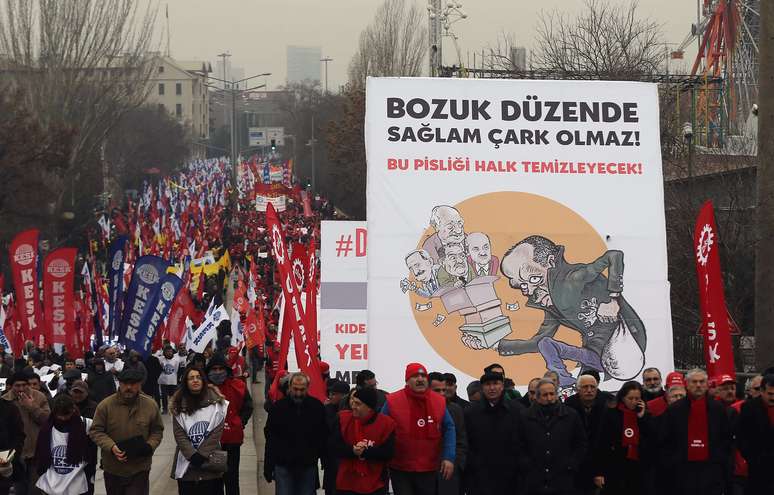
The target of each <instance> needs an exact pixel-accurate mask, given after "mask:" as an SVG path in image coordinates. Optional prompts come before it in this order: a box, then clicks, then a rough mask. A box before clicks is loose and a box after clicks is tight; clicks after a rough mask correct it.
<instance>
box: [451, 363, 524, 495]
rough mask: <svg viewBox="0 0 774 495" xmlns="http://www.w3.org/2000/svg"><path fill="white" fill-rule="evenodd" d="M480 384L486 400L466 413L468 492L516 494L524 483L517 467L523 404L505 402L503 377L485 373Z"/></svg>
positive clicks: (478, 493) (469, 408) (476, 494)
mask: <svg viewBox="0 0 774 495" xmlns="http://www.w3.org/2000/svg"><path fill="white" fill-rule="evenodd" d="M479 381H480V383H481V384H482V390H483V395H484V397H483V399H482V400H480V401H478V402H471V403H470V406H469V407H468V408H467V409H466V410H465V428H466V430H467V439H468V456H467V463H466V465H465V477H464V480H465V491H466V493H468V494H469V495H489V494H492V493H513V492H515V491H516V490H517V489H518V487H520V483H521V480H520V479H519V469H518V468H517V466H518V460H519V430H520V428H521V425H520V421H521V418H520V416H521V411H522V409H523V407H522V406H521V404H520V403H519V401H509V400H505V398H504V380H503V376H502V375H500V374H499V373H492V372H490V373H485V374H484V375H483V376H482V377H481V380H479Z"/></svg>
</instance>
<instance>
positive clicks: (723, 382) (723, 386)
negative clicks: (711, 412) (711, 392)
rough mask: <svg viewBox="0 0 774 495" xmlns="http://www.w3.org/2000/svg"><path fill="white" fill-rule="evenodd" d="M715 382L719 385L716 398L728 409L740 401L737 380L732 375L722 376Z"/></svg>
mask: <svg viewBox="0 0 774 495" xmlns="http://www.w3.org/2000/svg"><path fill="white" fill-rule="evenodd" d="M715 381H716V383H717V385H718V386H717V388H716V389H715V397H716V398H717V400H719V401H720V402H722V403H723V404H724V405H725V406H726V407H731V405H732V404H733V403H734V402H736V401H737V400H738V399H737V397H736V379H735V378H734V377H733V376H731V375H721V376H719V377H718V378H717V379H716V380H715Z"/></svg>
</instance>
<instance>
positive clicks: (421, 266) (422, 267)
mask: <svg viewBox="0 0 774 495" xmlns="http://www.w3.org/2000/svg"><path fill="white" fill-rule="evenodd" d="M425 254H426V253H425ZM406 266H407V267H408V269H409V270H410V271H411V274H412V275H414V278H415V279H416V280H418V281H420V282H427V281H428V280H430V278H431V277H432V276H433V260H432V258H430V256H429V255H427V256H424V255H423V253H422V252H421V251H417V252H415V253H412V254H410V255H409V257H408V258H406Z"/></svg>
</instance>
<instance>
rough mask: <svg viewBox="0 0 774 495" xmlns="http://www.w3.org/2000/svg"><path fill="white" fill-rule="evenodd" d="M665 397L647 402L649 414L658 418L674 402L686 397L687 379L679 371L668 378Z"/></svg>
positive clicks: (665, 382)
mask: <svg viewBox="0 0 774 495" xmlns="http://www.w3.org/2000/svg"><path fill="white" fill-rule="evenodd" d="M664 384H665V390H664V395H662V396H661V397H657V398H655V399H652V400H649V401H647V403H646V405H647V408H648V413H649V414H650V415H651V416H652V417H654V418H657V417H659V416H661V415H662V414H664V412H666V410H667V407H669V405H670V404H672V403H673V402H677V401H678V400H679V399H682V398H683V397H685V378H683V374H682V373H680V372H678V371H672V372H671V373H669V374H668V375H667V376H666V380H665V381H664Z"/></svg>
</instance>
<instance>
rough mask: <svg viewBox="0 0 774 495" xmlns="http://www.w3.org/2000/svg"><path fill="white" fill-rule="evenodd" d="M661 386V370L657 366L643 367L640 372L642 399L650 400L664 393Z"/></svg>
mask: <svg viewBox="0 0 774 495" xmlns="http://www.w3.org/2000/svg"><path fill="white" fill-rule="evenodd" d="M664 392H665V390H664V388H663V387H662V386H661V371H659V369H658V368H645V370H643V372H642V400H644V401H645V402H649V401H652V400H653V399H657V398H659V397H661V396H663V395H664Z"/></svg>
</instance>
